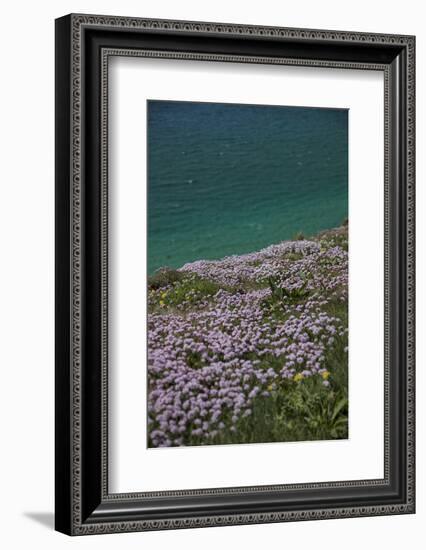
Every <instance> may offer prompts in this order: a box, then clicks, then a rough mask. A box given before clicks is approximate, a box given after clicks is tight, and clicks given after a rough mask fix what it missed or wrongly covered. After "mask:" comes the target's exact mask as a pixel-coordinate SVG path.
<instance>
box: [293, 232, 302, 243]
mask: <svg viewBox="0 0 426 550" xmlns="http://www.w3.org/2000/svg"><path fill="white" fill-rule="evenodd" d="M304 240H305V235H304V234H303V233H302V232H301V231H298V232H297V233H296V235H295V236H294V237H293V241H304Z"/></svg>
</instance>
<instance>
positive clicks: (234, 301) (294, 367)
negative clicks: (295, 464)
mask: <svg viewBox="0 0 426 550" xmlns="http://www.w3.org/2000/svg"><path fill="white" fill-rule="evenodd" d="M342 234H343V238H342V239H341V240H343V241H344V242H347V236H346V232H345V230H344V229H342ZM340 236H341V235H340V233H339V238H340ZM345 239H346V240H345ZM177 273H178V274H179V275H178V276H176V277H174V279H175V280H172V282H170V280H169V279H170V278H169V279H167V278H166V279H165V281H164V284H163V285H162V286H161V285H155V286H153V287H152V288H150V290H149V301H148V305H149V314H148V432H149V442H148V443H149V446H151V447H169V446H182V445H201V444H213V443H229V442H235V441H244V442H256V441H271V440H281V441H283V440H292V439H299V438H302V437H308V438H312V439H315V438H321V437H322V435H321V434H322V433H323V432H321V434H320V431H319V428H318V426H322V428H321V429H323V427H324V426H323V424H324V422H323V423H322V424H321V422H320V423H319V424H318V420H316V419H311V420H309V418H308V417H309V415H310V414H311V413H312V410H313V409H312V407H313V406H317V405H316V403H314V404H313V405H312V407H311V405H310V411H308V414H307V415H306V414H305V413H303V417H304V418H305V423H306V422H308V424H309V430H310V431H309V434H310V435H303V434H302V432H301V431H300V429H299V428H297V426H299V424H300V421H302V420H303V418H302V417H301V416H300V415H301V414H302V413H300V411H299V409H298V408H297V407H299V408H300V401H301V400H302V401H303V400H305V401H304V403H305V404H306V403H307V402H308V400H311V399H312V395H313V393H315V395H316V396H320V399H322V400H326V401H327V403H328V402H329V401H330V400H331V401H333V400H334V401H335V399H336V395H337V393H338V392H341V391H342V389H343V390H344V389H345V388H344V385H345V384H344V383H342V382H341V379H342V377H341V371H342V369H343V371H347V286H348V279H347V275H348V254H347V250H345V249H344V247H342V246H339V245H337V244H336V243H335V240H333V239H330V240H328V241H327V240H326V239H324V238H321V239H317V240H312V241H306V240H299V241H286V242H283V243H281V244H278V245H273V246H270V247H268V248H266V249H264V250H261V251H259V252H256V253H252V254H246V255H242V256H232V257H227V258H224V259H222V260H217V261H197V262H194V263H192V264H186V265H185V266H183V267H182V268H181V269H180V270H178V272H177ZM336 358H337V359H336ZM336 361H337V363H338V364H337V365H336ZM339 380H340V382H339ZM306 392H308V393H306ZM339 395H340V394H339ZM331 401H330V402H331ZM334 401H333V403H334ZM309 403H311V401H309ZM264 405H268V406H271V407H272V409H270V411H269V413H268V414H270V417H271V423H272V424H273V423H276V424H277V425H276V426H275V427H274V428H273V430H272V429H271V430H269V432H268V431H267V430H266V431H265V430H263V431H262V432H261V433H259V430H258V426H256V423H257V424H259V418H258V416H259V415H260V414H262V418H263V420H265V418H266V416H265V414H266V413H265V411H263V412H262V413H259V410H260V409H259V407H260V406H264ZM321 406H322V404H321ZM339 406H340V409H342V412H343V413H344V412H345V411H344V408H342V406H341V405H339ZM296 409H297V411H296ZM340 409H339V411H340ZM321 410H322V409H321ZM296 413H297V415H298V416H297V418H296V416H294V415H296ZM293 416H294V419H293ZM299 417H300V418H299ZM268 418H269V417H268ZM306 418H308V420H306ZM330 418H333V422H334V424H333V426H331V425H330V426H331V427H330V426H328V424H327V429H328V432H324V433H327V434H329V433H331V434H332V435H331V436H330V437H334V435H333V434H335V437H342V436H344V433H345V429H346V430H347V417H346V424H345V426H343V421H342V422H341V423H340V424H339V425H338V428H337V426H336V425H335V417H332V415H330ZM340 420H342V419H341V418H340V419H339V421H340ZM278 424H279V426H278ZM295 430H299V432H300V433H299V434H295ZM315 430H316V431H315ZM268 433H269V435H268ZM286 434H287V435H286ZM342 434H343V435H342ZM326 436H327V435H326Z"/></svg>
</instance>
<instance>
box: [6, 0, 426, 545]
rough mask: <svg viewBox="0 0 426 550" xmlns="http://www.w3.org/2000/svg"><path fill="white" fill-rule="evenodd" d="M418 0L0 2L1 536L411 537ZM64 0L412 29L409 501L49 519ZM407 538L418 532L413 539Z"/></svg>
mask: <svg viewBox="0 0 426 550" xmlns="http://www.w3.org/2000/svg"><path fill="white" fill-rule="evenodd" d="M422 4H423V3H422V2H420V1H419V0H418V1H413V0H412V1H411V2H410V3H405V4H403V3H402V4H401V2H400V1H395V0H379V1H376V2H371V0H357V1H356V2H341V1H339V0H322V1H321V2H317V1H316V0H298V2H285V3H284V2H274V0H262V2H259V1H257V2H254V1H252V0H234V1H232V0H214V1H211V2H200V1H199V0H198V1H197V0H179V1H173V0H152V1H151V2H145V3H142V2H136V1H133V2H131V1H130V0H120V1H117V0H115V1H114V0H102V1H100V0H86V2H84V3H81V2H80V3H79V2H76V1H74V2H73V1H68V0H56V1H53V0H52V1H51V2H40V1H39V2H29V1H28V0H27V1H21V2H17V1H15V2H13V3H8V4H5V5H4V6H3V9H2V28H1V33H0V40H1V53H2V63H1V66H0V71H1V72H0V74H1V81H2V85H1V88H0V94H1V101H0V109H1V117H0V121H1V123H0V124H1V125H0V128H1V132H0V140H1V148H0V151H1V153H2V160H1V169H2V170H1V180H0V182H1V183H0V185H1V195H0V235H1V252H2V262H1V270H0V278H1V284H0V325H1V326H0V334H1V348H0V349H1V351H2V354H1V362H0V365H1V372H2V379H1V384H0V392H1V397H0V419H1V420H0V422H1V424H0V441H1V448H2V451H1V455H0V517H1V520H2V521H1V526H0V543H1V544H2V546H3V547H4V548H7V549H8V550H9V549H11V550H12V549H15V548H16V549H18V548H26V547H34V548H44V549H46V550H48V549H50V548H52V549H53V548H54V549H61V548H65V547H70V545H73V547H74V548H77V547H78V548H117V547H119V548H123V549H127V548H139V547H140V546H142V545H143V546H145V547H146V548H149V547H156V548H158V549H163V548H164V549H165V548H173V549H175V548H176V549H178V548H185V549H186V550H191V549H193V548H194V549H195V548H199V547H203V548H205V549H206V550H207V549H210V548H215V549H216V548H218V547H221V546H222V547H224V548H227V547H231V546H232V545H235V544H238V545H239V546H241V547H244V548H245V549H252V548H253V549H254V548H259V547H262V546H265V545H271V546H272V545H273V546H274V547H278V548H280V547H284V546H286V547H287V548H298V549H300V550H304V549H305V548H306V549H308V548H311V547H314V548H315V549H316V550H321V549H323V548H324V549H325V548H327V549H328V550H333V549H337V548H339V549H341V548H342V547H343V548H345V549H348V550H350V549H355V548H359V547H360V546H362V545H365V546H366V547H368V548H374V547H375V546H377V547H379V548H386V549H389V550H391V549H399V548H401V547H403V546H411V547H414V548H419V547H420V544H419V542H420V540H421V539H423V538H424V530H423V529H422V527H423V526H424V522H425V520H426V506H425V496H426V486H425V479H426V472H425V468H424V464H425V450H426V437H425V434H426V430H425V421H424V419H425V416H426V400H425V399H423V394H424V392H425V390H426V377H425V374H424V370H423V368H422V367H423V362H424V357H425V351H426V350H425V341H426V339H425V338H424V337H423V334H424V333H425V330H426V323H425V321H426V316H425V311H424V310H425V306H426V300H425V286H424V284H422V281H424V280H425V279H426V271H425V268H426V263H425V259H426V258H425V249H426V247H425V243H424V235H425V229H426V227H425V218H426V216H425V215H424V208H425V187H424V185H422V182H423V181H424V179H425V175H426V173H425V161H424V156H423V155H421V154H420V153H421V152H422V151H424V150H425V147H426V139H425V138H426V134H425V132H426V124H425V102H424V97H425V94H426V63H425V54H426V30H425V27H424V13H423V11H424V10H423V9H422ZM69 12H86V13H104V14H117V15H130V16H140V17H159V18H176V19H192V20H205V21H206V20H207V21H219V22H230V23H248V24H250V23H251V24H263V25H280V26H295V27H311V28H324V29H343V30H353V31H371V32H390V33H404V34H416V35H417V97H418V107H417V144H418V146H417V151H418V156H419V159H418V168H417V181H418V187H417V189H418V191H417V208H418V229H417V231H418V233H417V240H418V243H419V245H418V257H417V265H418V334H419V339H418V358H419V359H418V375H417V380H418V383H417V391H418V449H417V456H418V459H417V463H418V465H419V466H418V472H417V475H418V482H417V485H418V507H417V509H418V512H417V515H415V516H393V517H382V518H364V519H352V520H333V521H317V522H308V523H293V524H275V525H260V526H244V527H226V528H223V527H222V528H213V529H212V528H210V529H198V530H189V531H169V532H160V533H144V534H140V533H139V534H126V535H119V536H118V537H117V536H116V535H111V536H105V535H103V536H95V537H85V538H78V539H71V538H68V537H65V536H64V535H61V534H59V533H55V532H54V531H53V530H52V527H53V467H54V461H53V422H54V418H53V370H54V368H53V334H54V330H53V329H54V316H53V305H54V300H53V289H54V286H53V284H54V276H53V268H54V254H53V250H54V236H53V228H54V215H53V207H54V201H53V185H54V184H53V145H54V126H53V124H54V101H53V98H54V72H53V61H54V48H53V37H54V24H53V20H54V18H55V17H59V16H61V15H64V14H66V13H69ZM417 541H419V542H418V543H417Z"/></svg>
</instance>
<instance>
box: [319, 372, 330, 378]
mask: <svg viewBox="0 0 426 550" xmlns="http://www.w3.org/2000/svg"><path fill="white" fill-rule="evenodd" d="M321 376H322V378H323V380H327V378H328V377H329V376H330V373H329V372H328V370H325V371H324V372H322V373H321Z"/></svg>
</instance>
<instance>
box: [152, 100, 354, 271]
mask: <svg viewBox="0 0 426 550" xmlns="http://www.w3.org/2000/svg"><path fill="white" fill-rule="evenodd" d="M347 215H348V112H347V110H343V109H314V108H302V107H300V108H299V107H280V106H277V107H275V106H273V107H271V106H260V105H235V104H222V103H192V102H172V101H148V271H149V273H153V272H154V271H155V270H156V269H158V268H160V267H164V266H169V267H175V268H176V267H180V266H182V265H183V264H185V263H187V262H191V261H194V260H197V259H215V258H221V257H223V256H227V255H231V254H243V253H246V252H253V251H255V250H259V249H261V248H264V247H265V246H268V245H270V244H272V243H278V242H281V241H283V240H285V239H291V238H292V237H293V236H294V235H295V234H296V233H298V232H299V231H301V232H303V233H304V234H305V235H313V234H315V233H317V232H318V231H320V230H322V229H328V228H330V227H335V226H337V225H339V224H341V223H342V221H343V220H344V219H345V218H346V217H347Z"/></svg>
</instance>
